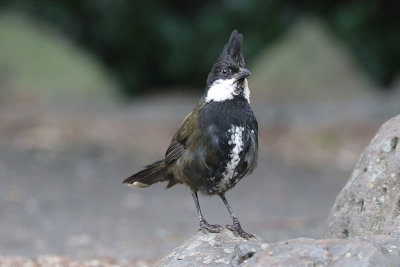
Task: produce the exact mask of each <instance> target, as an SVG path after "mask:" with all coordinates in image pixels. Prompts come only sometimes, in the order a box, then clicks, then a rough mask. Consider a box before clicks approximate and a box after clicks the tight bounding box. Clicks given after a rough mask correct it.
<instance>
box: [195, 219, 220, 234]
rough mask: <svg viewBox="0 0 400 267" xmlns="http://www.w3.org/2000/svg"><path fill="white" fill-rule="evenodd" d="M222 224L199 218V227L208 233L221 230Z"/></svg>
mask: <svg viewBox="0 0 400 267" xmlns="http://www.w3.org/2000/svg"><path fill="white" fill-rule="evenodd" d="M222 229H223V228H222V226H221V225H218V224H209V223H208V222H206V220H200V229H199V230H205V231H208V232H210V233H219V232H221V231H222Z"/></svg>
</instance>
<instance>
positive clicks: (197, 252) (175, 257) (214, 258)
mask: <svg viewBox="0 0 400 267" xmlns="http://www.w3.org/2000/svg"><path fill="white" fill-rule="evenodd" d="M267 246H268V245H267V244H265V243H263V241H262V240H261V239H259V238H254V239H250V240H246V239H243V238H241V237H237V236H235V235H233V233H232V232H231V231H229V230H227V229H224V230H223V231H222V232H221V233H217V234H213V233H203V232H201V231H200V232H199V233H198V234H196V235H195V236H193V237H192V238H190V239H189V240H187V241H186V242H185V243H183V244H182V245H181V246H179V247H178V248H176V249H175V250H174V251H173V252H171V253H170V254H169V255H168V256H167V257H165V258H164V259H163V260H162V262H161V264H160V266H188V267H189V266H215V265H228V266H231V265H238V264H240V263H242V262H244V261H245V260H247V259H248V258H250V257H251V256H253V255H254V253H256V252H257V251H260V250H261V249H262V248H265V247H267Z"/></svg>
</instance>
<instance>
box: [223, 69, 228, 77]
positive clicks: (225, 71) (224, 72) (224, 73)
mask: <svg viewBox="0 0 400 267" xmlns="http://www.w3.org/2000/svg"><path fill="white" fill-rule="evenodd" d="M228 73H229V70H228V69H225V68H223V69H222V74H223V75H225V76H226V75H228Z"/></svg>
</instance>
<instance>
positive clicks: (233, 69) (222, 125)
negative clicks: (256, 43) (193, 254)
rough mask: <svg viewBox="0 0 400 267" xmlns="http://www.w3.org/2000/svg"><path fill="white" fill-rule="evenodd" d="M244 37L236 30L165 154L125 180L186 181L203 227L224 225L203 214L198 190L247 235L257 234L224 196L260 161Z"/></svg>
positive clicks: (236, 229)
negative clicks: (217, 201)
mask: <svg viewBox="0 0 400 267" xmlns="http://www.w3.org/2000/svg"><path fill="white" fill-rule="evenodd" d="M242 41H243V36H242V34H239V33H238V32H237V31H236V30H235V31H233V32H232V34H231V37H230V39H229V41H228V43H227V44H226V45H225V46H224V49H223V50H222V53H221V55H220V57H219V59H218V61H217V62H216V63H215V64H214V65H213V67H212V69H211V72H210V74H208V78H207V86H206V90H205V93H204V95H203V97H202V98H201V99H200V101H199V103H198V104H197V105H196V106H195V108H194V110H193V111H192V113H190V114H189V115H188V116H187V117H186V118H185V119H184V121H183V123H182V125H181V127H180V128H179V130H178V131H177V132H176V134H175V135H174V137H173V138H172V141H171V144H170V145H169V147H168V149H167V152H166V154H165V158H164V159H162V160H160V161H157V162H154V163H153V164H151V165H148V166H146V168H145V169H143V170H141V171H139V172H138V173H135V174H134V175H132V176H130V177H129V178H127V179H125V180H124V183H125V184H128V185H130V186H132V187H135V188H141V187H147V186H149V185H151V184H154V183H157V182H163V181H166V182H168V185H167V188H170V187H172V186H174V185H176V184H186V185H187V186H189V188H190V190H191V192H192V196H193V200H194V203H195V205H196V209H197V213H198V216H199V221H200V229H203V230H206V231H209V232H213V233H216V232H220V231H221V230H222V229H223V228H222V227H221V226H219V225H212V224H209V223H207V221H206V220H205V219H204V217H203V215H202V213H201V209H200V205H199V200H198V198H197V192H198V191H200V192H202V193H204V194H206V195H215V194H217V195H219V196H220V198H221V199H222V201H223V202H224V204H225V206H226V208H227V209H228V211H229V214H230V215H231V217H232V220H233V224H232V225H228V226H227V227H228V229H229V230H231V231H233V233H234V234H235V235H239V236H241V237H243V238H246V239H248V238H251V237H253V235H251V234H248V233H246V232H245V231H243V229H242V227H241V225H240V223H239V220H238V218H237V217H236V215H235V214H234V213H233V211H232V209H231V207H230V205H229V203H228V201H227V200H226V198H225V192H226V191H228V190H229V189H231V188H232V187H234V186H235V185H236V184H237V183H238V182H239V181H240V180H241V179H242V178H243V177H244V176H246V175H247V174H249V173H251V172H252V171H253V169H254V167H255V166H256V162H257V151H258V125H257V120H256V118H255V117H254V114H253V112H252V110H251V108H250V90H249V87H248V83H247V77H248V76H249V75H250V71H249V70H248V69H246V67H245V62H244V57H243V55H242V53H241V51H240V48H241V45H242Z"/></svg>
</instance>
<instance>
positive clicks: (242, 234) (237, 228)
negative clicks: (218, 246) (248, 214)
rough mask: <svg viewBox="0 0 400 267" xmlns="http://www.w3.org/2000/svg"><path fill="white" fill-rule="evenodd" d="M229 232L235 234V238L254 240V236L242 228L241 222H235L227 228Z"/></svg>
mask: <svg viewBox="0 0 400 267" xmlns="http://www.w3.org/2000/svg"><path fill="white" fill-rule="evenodd" d="M226 227H227V228H228V229H229V230H231V231H232V232H233V234H234V235H235V236H240V237H243V238H244V239H250V238H254V235H252V234H249V233H246V232H245V231H244V230H243V229H242V226H241V225H240V223H239V221H234V222H233V224H232V225H227V226H226Z"/></svg>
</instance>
